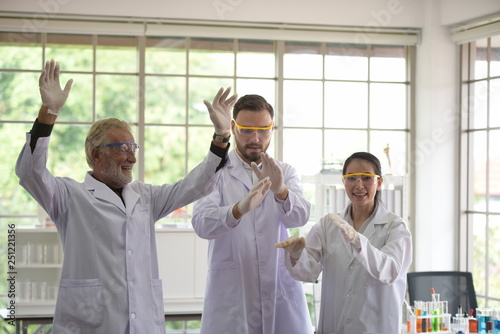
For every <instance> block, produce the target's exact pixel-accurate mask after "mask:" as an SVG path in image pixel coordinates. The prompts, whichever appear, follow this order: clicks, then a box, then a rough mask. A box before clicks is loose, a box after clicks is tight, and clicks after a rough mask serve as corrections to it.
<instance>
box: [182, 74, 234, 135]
mask: <svg viewBox="0 0 500 334" xmlns="http://www.w3.org/2000/svg"><path fill="white" fill-rule="evenodd" d="M221 87H222V88H224V89H226V88H227V87H233V89H232V90H231V93H230V96H231V95H232V94H233V93H234V81H233V79H225V78H192V79H190V80H189V93H188V94H189V95H188V96H189V105H188V107H189V110H188V112H189V123H190V124H197V125H200V124H208V125H210V124H212V122H211V121H210V116H209V115H208V111H207V107H206V106H205V104H204V103H203V100H207V101H209V102H212V101H213V98H214V97H215V94H217V92H218V90H219V89H220V88H221Z"/></svg>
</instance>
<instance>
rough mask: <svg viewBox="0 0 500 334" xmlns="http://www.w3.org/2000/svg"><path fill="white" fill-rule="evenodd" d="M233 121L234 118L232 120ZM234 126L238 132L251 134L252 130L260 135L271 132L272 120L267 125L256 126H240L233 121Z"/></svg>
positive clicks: (266, 134)
mask: <svg viewBox="0 0 500 334" xmlns="http://www.w3.org/2000/svg"><path fill="white" fill-rule="evenodd" d="M233 121H234V120H233ZM234 124H235V125H236V128H237V129H238V133H240V134H242V135H246V136H250V135H252V134H253V133H254V132H256V133H257V134H259V135H261V136H268V135H270V134H271V130H272V129H273V127H274V122H271V124H269V125H268V126H263V127H256V126H241V125H239V124H238V122H236V121H234Z"/></svg>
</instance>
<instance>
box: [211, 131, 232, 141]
mask: <svg viewBox="0 0 500 334" xmlns="http://www.w3.org/2000/svg"><path fill="white" fill-rule="evenodd" d="M212 138H213V140H215V141H216V142H219V143H229V140H230V139H231V135H229V137H222V136H219V135H218V134H216V133H214V136H213V137H212Z"/></svg>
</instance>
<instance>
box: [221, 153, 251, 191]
mask: <svg viewBox="0 0 500 334" xmlns="http://www.w3.org/2000/svg"><path fill="white" fill-rule="evenodd" d="M243 163H245V162H244V161H243V160H242V159H241V158H240V157H239V156H238V153H236V150H232V151H231V152H229V154H228V161H227V162H226V168H227V169H228V172H229V175H230V176H231V177H233V178H235V179H237V180H240V181H241V183H243V184H244V185H245V186H246V187H247V188H248V189H249V190H250V189H252V188H253V185H252V183H251V182H250V179H249V178H248V175H247V172H246V171H245V167H243Z"/></svg>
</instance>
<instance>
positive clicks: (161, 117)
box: [144, 76, 186, 124]
mask: <svg viewBox="0 0 500 334" xmlns="http://www.w3.org/2000/svg"><path fill="white" fill-rule="evenodd" d="M144 94H145V98H146V113H145V115H144V119H145V121H146V123H166V124H185V123H186V79H185V78H184V77H158V76H153V77H150V76H148V77H146V89H145V91H144Z"/></svg>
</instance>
